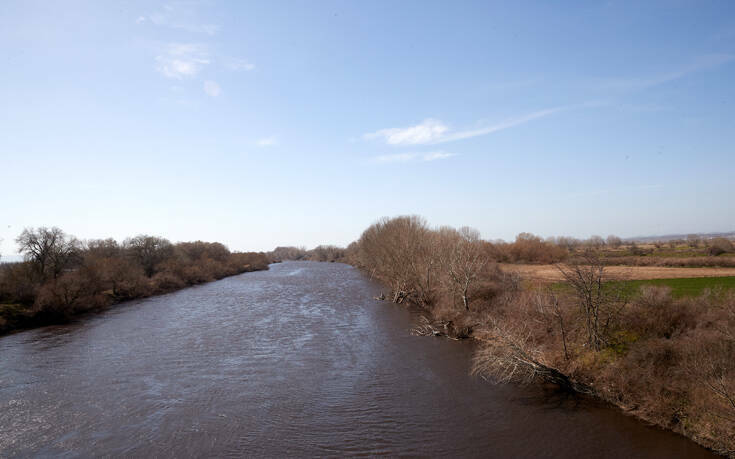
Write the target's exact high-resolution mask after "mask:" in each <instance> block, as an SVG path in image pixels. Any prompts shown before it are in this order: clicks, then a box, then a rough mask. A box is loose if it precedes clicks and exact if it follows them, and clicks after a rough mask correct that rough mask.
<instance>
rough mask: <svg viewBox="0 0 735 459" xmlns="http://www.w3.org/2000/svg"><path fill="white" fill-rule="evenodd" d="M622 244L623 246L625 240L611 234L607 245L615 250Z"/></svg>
mask: <svg viewBox="0 0 735 459" xmlns="http://www.w3.org/2000/svg"><path fill="white" fill-rule="evenodd" d="M622 244H623V240H622V239H620V238H619V237H617V236H615V235H614V234H611V235H609V236H608V237H607V245H609V246H610V247H612V248H613V249H617V248H618V247H620V246H621V245H622Z"/></svg>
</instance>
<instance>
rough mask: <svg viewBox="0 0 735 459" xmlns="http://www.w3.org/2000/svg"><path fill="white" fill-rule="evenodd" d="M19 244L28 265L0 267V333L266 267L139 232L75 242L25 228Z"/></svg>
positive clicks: (202, 245) (263, 261) (217, 247)
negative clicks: (119, 237) (121, 237)
mask: <svg viewBox="0 0 735 459" xmlns="http://www.w3.org/2000/svg"><path fill="white" fill-rule="evenodd" d="M16 242H17V243H18V244H19V246H20V247H21V250H22V251H23V253H24V254H25V256H26V261H23V262H19V263H9V264H3V265H0V335H2V334H4V333H9V332H11V331H14V330H19V329H28V328H33V327H38V326H43V325H49V324H56V323H63V322H67V321H69V320H70V319H71V318H73V317H74V316H77V315H79V314H83V313H87V312H90V311H96V310H100V309H104V308H108V307H110V306H112V305H115V304H118V303H121V302H124V301H128V300H134V299H140V298H146V297H150V296H155V295H160V294H163V293H170V292H173V291H176V290H180V289H182V288H185V287H189V286H192V285H197V284H202V283H206V282H210V281H213V280H217V279H222V278H224V277H228V276H233V275H236V274H241V273H244V272H249V271H258V270H265V269H268V264H269V260H268V257H266V255H265V254H263V253H255V252H230V251H229V250H228V249H227V247H225V246H224V245H222V244H220V243H217V242H202V241H195V242H179V243H176V244H172V243H171V242H169V241H168V240H166V239H164V238H160V237H155V236H146V235H140V236H136V237H134V238H128V239H126V240H125V241H124V242H123V243H122V244H120V243H118V242H117V241H115V240H113V239H99V240H90V241H79V240H77V239H76V238H74V237H73V236H70V235H67V234H65V233H64V232H63V231H61V230H60V229H58V228H50V229H49V228H38V229H26V230H24V232H23V233H22V234H21V236H19V237H18V239H17V240H16Z"/></svg>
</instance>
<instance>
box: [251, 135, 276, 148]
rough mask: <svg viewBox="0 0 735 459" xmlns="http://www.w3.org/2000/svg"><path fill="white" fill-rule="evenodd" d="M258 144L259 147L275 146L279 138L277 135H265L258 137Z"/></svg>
mask: <svg viewBox="0 0 735 459" xmlns="http://www.w3.org/2000/svg"><path fill="white" fill-rule="evenodd" d="M256 144H257V145H258V146H259V147H273V146H275V145H278V139H277V138H275V137H263V138H262V139H258V141H257V142H256Z"/></svg>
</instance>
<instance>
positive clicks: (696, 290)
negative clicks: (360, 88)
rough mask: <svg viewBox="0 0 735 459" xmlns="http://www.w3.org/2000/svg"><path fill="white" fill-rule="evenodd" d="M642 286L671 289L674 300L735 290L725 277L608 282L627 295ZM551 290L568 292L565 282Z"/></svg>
mask: <svg viewBox="0 0 735 459" xmlns="http://www.w3.org/2000/svg"><path fill="white" fill-rule="evenodd" d="M643 285H658V286H664V287H670V288H671V296H673V297H674V298H683V297H693V296H699V295H701V294H702V292H704V290H705V289H714V290H730V289H735V276H727V277H691V278H677V279H637V280H629V281H610V282H608V283H607V286H608V287H610V288H615V287H623V290H624V291H625V292H627V294H628V295H631V296H633V295H635V294H636V293H638V291H639V289H640V288H641V286H643ZM552 288H553V289H554V290H556V291H569V289H570V287H569V286H568V285H567V284H566V283H565V282H556V283H554V284H553V286H552Z"/></svg>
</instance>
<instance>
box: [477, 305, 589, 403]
mask: <svg viewBox="0 0 735 459" xmlns="http://www.w3.org/2000/svg"><path fill="white" fill-rule="evenodd" d="M488 326H489V331H490V333H491V337H490V338H487V339H483V340H482V345H481V346H480V348H479V349H478V350H477V352H475V356H474V358H473V364H472V372H473V373H474V374H478V375H480V376H482V377H485V378H490V379H492V380H494V381H496V382H500V383H504V382H510V381H518V382H530V381H532V380H534V379H537V378H538V379H542V380H544V381H549V382H552V383H554V384H558V385H559V386H560V387H563V388H565V389H569V390H572V391H575V392H580V393H591V392H592V390H591V388H589V387H587V386H586V385H584V384H581V383H578V382H575V381H573V380H571V379H569V377H567V376H566V375H565V374H564V373H562V372H561V371H559V370H558V369H556V368H554V367H553V366H551V365H549V364H548V363H547V362H546V361H545V359H544V353H543V351H542V349H541V348H540V347H539V346H538V345H537V344H536V343H535V342H534V340H533V338H532V335H533V333H532V331H531V329H530V328H529V327H528V325H527V324H519V325H515V326H514V325H510V324H508V323H505V322H503V321H500V320H496V319H492V318H491V319H490V323H489V324H488Z"/></svg>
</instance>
